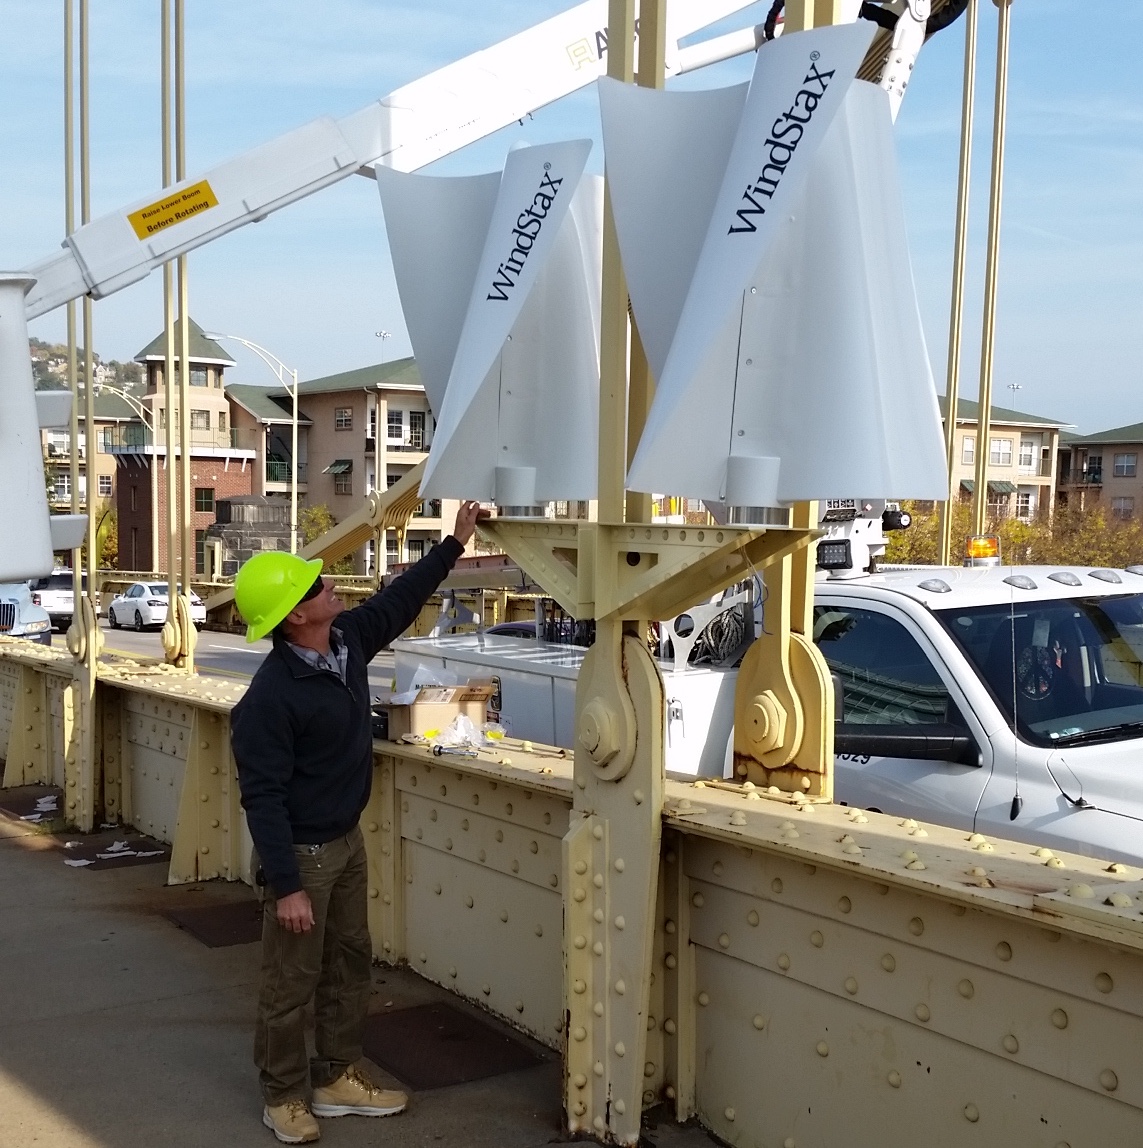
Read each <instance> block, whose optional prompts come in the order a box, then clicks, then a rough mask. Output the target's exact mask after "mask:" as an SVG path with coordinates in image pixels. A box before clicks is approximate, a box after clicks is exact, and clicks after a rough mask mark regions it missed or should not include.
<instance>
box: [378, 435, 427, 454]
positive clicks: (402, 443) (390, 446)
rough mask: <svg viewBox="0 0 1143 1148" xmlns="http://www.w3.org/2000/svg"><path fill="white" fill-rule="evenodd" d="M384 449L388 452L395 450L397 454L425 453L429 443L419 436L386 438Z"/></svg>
mask: <svg viewBox="0 0 1143 1148" xmlns="http://www.w3.org/2000/svg"><path fill="white" fill-rule="evenodd" d="M385 449H386V450H387V451H389V452H394V451H395V452H397V453H398V454H402V453H406V454H407V453H410V452H415V453H417V454H425V453H426V452H427V451H428V449H429V444H428V443H427V442H425V441H424V439H420V438H412V439H404V440H401V439H387V440H386V442H385Z"/></svg>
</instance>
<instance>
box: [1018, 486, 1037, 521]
mask: <svg viewBox="0 0 1143 1148" xmlns="http://www.w3.org/2000/svg"><path fill="white" fill-rule="evenodd" d="M1032 510H1033V504H1032V494H1031V492H1030V491H1027V490H1020V491H1017V492H1016V517H1017V518H1031V517H1032Z"/></svg>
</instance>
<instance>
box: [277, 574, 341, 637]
mask: <svg viewBox="0 0 1143 1148" xmlns="http://www.w3.org/2000/svg"><path fill="white" fill-rule="evenodd" d="M333 584H334V583H333V579H332V578H328V577H326V576H324V575H322V576H321V591H320V592H319V593H318V594H316V595H315V596H314V597H312V598H309V599H307V600H306V601H304V602H299V603H298V604H297V605H296V606H295V607H294V608H293V610H291V611H290V613H289V618H290V621H292V622H293V623H294V624H295V625H302V626H312V625H321V624H323V623H328V622H332V621H333V620H334V618H336V617H337V616H338V614H340V613H341V612H342V611H343V610H344V609H345V604H344V603H343V602H342V600H341V599H340V598H339V597H338V596H337V594H335V593H334V589H333Z"/></svg>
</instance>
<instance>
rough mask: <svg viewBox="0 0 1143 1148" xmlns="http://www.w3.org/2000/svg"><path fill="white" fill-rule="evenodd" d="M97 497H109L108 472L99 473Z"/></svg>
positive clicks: (109, 483)
mask: <svg viewBox="0 0 1143 1148" xmlns="http://www.w3.org/2000/svg"><path fill="white" fill-rule="evenodd" d="M99 497H100V498H110V497H111V475H109V474H101V475H99Z"/></svg>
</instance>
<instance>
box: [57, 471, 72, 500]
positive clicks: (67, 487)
mask: <svg viewBox="0 0 1143 1148" xmlns="http://www.w3.org/2000/svg"><path fill="white" fill-rule="evenodd" d="M55 484H56V502H66V501H67V500H68V499H69V498H71V475H70V474H68V472H67V471H66V470H62V471H60V472H59V473H58V474H57V475H56V476H55Z"/></svg>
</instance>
